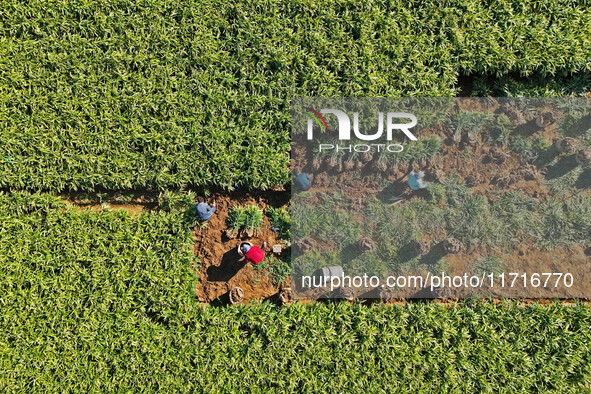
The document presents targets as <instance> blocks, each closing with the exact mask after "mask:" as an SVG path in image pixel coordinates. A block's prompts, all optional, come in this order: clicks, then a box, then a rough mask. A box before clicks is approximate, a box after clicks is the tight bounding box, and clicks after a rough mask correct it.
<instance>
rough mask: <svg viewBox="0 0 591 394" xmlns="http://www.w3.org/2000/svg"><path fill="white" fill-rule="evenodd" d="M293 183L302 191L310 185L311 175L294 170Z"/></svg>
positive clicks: (308, 188)
mask: <svg viewBox="0 0 591 394" xmlns="http://www.w3.org/2000/svg"><path fill="white" fill-rule="evenodd" d="M293 183H294V185H296V186H297V187H298V189H300V190H302V191H307V190H310V188H311V187H312V175H308V174H306V173H305V172H299V171H298V170H296V171H295V172H294V178H293Z"/></svg>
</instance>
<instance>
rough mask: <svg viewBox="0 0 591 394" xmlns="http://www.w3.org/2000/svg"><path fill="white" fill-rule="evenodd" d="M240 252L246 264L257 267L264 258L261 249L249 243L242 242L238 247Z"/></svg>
mask: <svg viewBox="0 0 591 394" xmlns="http://www.w3.org/2000/svg"><path fill="white" fill-rule="evenodd" d="M240 248H241V249H240V251H241V253H240V254H242V255H243V256H244V258H245V259H246V261H247V262H249V263H252V264H253V265H257V264H258V263H260V262H261V261H263V259H264V258H265V252H264V251H263V249H261V248H259V247H258V246H256V245H252V244H250V242H244V243H242V244H241V245H240Z"/></svg>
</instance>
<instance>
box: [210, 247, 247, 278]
mask: <svg viewBox="0 0 591 394" xmlns="http://www.w3.org/2000/svg"><path fill="white" fill-rule="evenodd" d="M241 259H242V256H240V255H239V254H238V251H237V250H236V248H232V249H231V250H229V251H227V252H226V253H224V256H223V257H222V262H221V263H220V265H219V266H216V265H212V266H211V267H209V268H208V269H207V280H208V281H210V282H227V281H229V280H230V279H232V278H233V277H234V276H235V275H236V274H237V273H238V271H240V270H241V269H242V267H244V265H245V264H246V262H245V261H241Z"/></svg>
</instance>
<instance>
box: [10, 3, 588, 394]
mask: <svg viewBox="0 0 591 394" xmlns="http://www.w3.org/2000/svg"><path fill="white" fill-rule="evenodd" d="M589 31H591V8H589V4H588V2H587V1H567V0H559V1H550V2H539V1H533V0H526V1H520V2H515V1H509V0H499V1H494V2H492V1H475V0H456V1H423V2H408V1H401V0H394V1H384V0H370V1H364V0H343V1H341V0H339V1H316V2H311V1H303V0H297V1H285V0H264V1H256V2H246V1H219V0H205V1H194V0H189V1H186V2H182V3H178V4H177V3H171V2H165V1H162V0H145V1H142V2H139V3H138V2H135V3H134V2H130V1H127V0H115V1H109V2H103V1H94V0H90V1H81V0H72V1H66V2H51V3H48V2H42V1H27V2H21V1H2V2H1V3H0V391H1V392H35V393H37V392H97V393H98V392H101V393H102V392H121V391H124V392H136V391H141V392H285V391H293V392H440V391H443V392H448V391H451V392H497V391H507V392H518V391H519V392H523V391H528V392H529V391H549V392H586V391H589V390H591V385H590V383H589V382H591V369H590V368H589V366H590V365H591V350H590V349H591V309H590V308H589V305H588V303H587V302H586V301H585V300H583V299H578V300H573V301H569V300H566V301H565V300H563V301H562V302H560V303H559V302H554V301H552V300H547V299H545V300H539V301H540V302H535V300H534V301H531V300H530V301H529V302H525V303H520V302H518V301H506V300H501V299H495V300H479V301H475V300H470V299H468V300H462V301H447V302H444V303H437V302H431V301H424V300H423V301H406V302H402V301H400V302H394V303H393V302H390V303H384V302H381V301H380V302H378V301H375V302H365V301H354V302H344V301H343V302H339V301H319V300H306V301H304V302H299V301H296V302H295V303H292V304H289V305H283V306H281V305H278V304H280V303H279V302H276V301H277V293H278V291H279V290H280V289H283V288H284V287H286V286H288V285H289V273H290V268H291V266H290V264H291V260H290V259H289V258H288V257H287V255H288V254H289V253H288V251H289V247H290V246H291V245H290V243H289V240H290V238H291V231H292V229H293V230H294V231H295V230H298V226H300V227H299V229H300V230H301V229H302V223H303V224H304V227H303V228H304V230H305V231H307V232H309V233H310V234H320V236H322V234H323V233H322V231H325V227H326V224H327V223H332V222H331V221H338V220H341V219H342V221H343V220H346V218H343V217H337V216H335V215H328V214H327V215H326V217H321V218H318V217H316V218H312V219H314V220H309V221H307V222H306V221H301V222H298V223H296V222H295V221H296V220H300V219H301V218H298V217H294V218H293V220H294V225H293V228H292V226H291V220H292V218H291V217H290V216H289V214H288V211H287V208H288V207H289V202H290V201H289V190H290V188H291V170H292V169H293V168H292V166H293V160H291V159H293V154H294V152H292V151H291V142H292V141H291V139H290V127H291V120H292V114H291V112H290V111H291V110H290V104H291V101H292V100H293V99H294V98H296V97H454V96H460V95H461V96H484V97H495V96H497V97H498V96H509V97H511V96H512V97H529V96H536V97H549V96H555V97H559V96H578V97H585V96H587V97H588V96H589V95H590V92H591V74H590V72H591V49H590V48H591V35H589ZM579 109H580V108H579ZM589 113H590V111H589V109H588V108H583V109H582V110H581V111H579V112H577V113H576V116H577V117H572V119H571V118H565V119H562V120H561V121H560V122H559V123H560V124H559V127H560V128H559V129H558V130H557V131H555V132H553V133H554V134H552V135H551V136H550V135H547V136H541V137H540V136H533V135H530V136H523V135H519V134H515V133H511V132H499V133H496V134H486V133H482V135H479V136H478V137H477V138H478V141H479V144H480V142H482V143H483V144H484V143H487V144H488V143H490V144H491V145H494V147H495V149H496V151H499V152H502V153H503V157H504V158H506V159H503V160H505V161H504V162H503V164H502V165H504V166H505V167H503V168H515V169H519V168H522V167H527V168H528V169H530V170H532V171H534V172H535V176H534V178H535V179H536V180H539V181H540V182H543V185H544V188H540V189H539V190H538V189H536V190H533V189H531V188H530V189H531V190H525V189H527V188H528V187H529V186H528V185H529V184H522V183H520V182H519V181H517V180H515V179H513V178H512V179H505V178H499V179H496V178H495V179H494V182H493V177H492V175H491V176H490V177H488V178H487V177H481V178H483V179H476V178H477V177H472V178H468V176H469V173H470V171H472V167H470V163H471V162H470V160H472V162H473V163H476V162H478V166H479V167H478V168H497V167H498V166H497V167H495V166H496V165H497V164H495V160H501V159H499V157H497V156H495V154H494V152H493V150H492V149H491V150H490V151H489V150H486V151H485V150H484V148H483V149H480V150H479V151H476V150H473V151H470V150H469V151H465V150H464V151H460V150H456V149H455V148H454V147H452V145H451V144H448V143H446V135H445V130H443V129H440V130H438V131H437V132H433V133H432V134H431V135H429V136H427V137H425V138H424V139H421V141H419V142H418V143H417V144H416V145H415V146H414V147H413V148H412V149H409V150H408V151H407V152H405V154H403V155H400V156H399V157H397V158H394V159H391V161H389V162H388V163H378V162H377V161H372V162H367V163H364V164H367V165H368V166H374V165H375V166H376V168H377V169H378V170H379V171H381V173H380V174H382V175H383V180H384V182H383V184H379V185H377V184H376V185H374V186H375V187H376V195H377V194H378V192H379V191H380V190H385V194H384V195H383V196H382V195H380V197H383V198H384V201H387V202H388V203H390V201H389V200H388V198H389V197H393V196H394V193H393V192H392V193H390V194H391V195H390V194H388V193H389V189H387V188H385V187H384V186H386V183H387V182H386V180H387V181H388V182H390V181H391V180H390V179H388V176H390V175H391V176H393V177H397V178H396V179H398V180H399V179H402V178H401V176H402V174H404V175H406V172H405V171H406V170H407V169H410V168H411V167H413V166H415V165H417V164H420V163H428V162H429V163H431V164H433V165H432V168H431V167H429V166H431V164H429V165H427V166H426V168H428V170H432V171H431V174H430V175H431V176H433V177H434V178H437V172H436V170H440V169H441V168H440V167H437V168H436V164H441V163H443V164H442V166H443V165H445V166H447V167H445V168H443V169H449V168H450V167H455V168H456V169H457V174H455V175H454V176H447V177H446V179H442V181H441V182H439V181H437V180H431V179H430V182H431V183H432V185H433V186H432V187H431V188H430V189H429V190H428V191H427V192H426V198H425V199H424V200H423V201H421V200H413V201H409V202H408V204H406V205H405V204H402V205H398V206H393V207H389V208H386V209H383V210H382V211H380V212H382V213H384V212H386V213H388V212H389V214H391V215H390V216H389V217H385V218H384V219H382V220H381V222H380V223H378V224H379V225H380V228H383V229H384V231H383V235H381V236H383V237H384V238H388V239H392V238H396V237H397V239H399V240H400V242H404V243H408V244H409V245H410V242H415V241H418V240H419V238H420V237H421V236H423V233H424V232H426V231H427V229H429V228H431V227H433V226H438V228H440V229H442V230H445V231H446V232H447V233H449V234H450V235H452V236H454V237H455V238H457V239H460V240H461V241H462V242H463V243H464V245H465V247H466V249H467V250H468V251H469V252H471V253H472V255H471V257H475V263H478V264H480V265H482V266H483V267H485V268H486V269H489V268H490V267H491V266H492V267H493V268H494V267H495V264H497V260H490V259H489V260H486V259H485V260H483V261H484V262H483V261H481V260H478V259H476V257H478V258H480V257H481V256H480V254H483V255H484V254H485V253H489V250H488V249H486V248H487V247H488V246H490V244H500V246H502V247H506V248H509V247H513V246H515V245H516V244H519V243H521V244H524V243H525V242H524V240H526V241H527V242H529V243H530V244H531V245H534V246H536V247H540V248H547V249H550V248H554V247H561V248H563V249H564V250H566V252H564V253H563V255H565V256H566V255H567V252H568V253H571V249H572V250H574V251H575V252H576V253H578V254H577V256H579V255H580V256H579V257H581V259H586V260H585V261H587V262H589V259H590V258H591V257H590V255H591V239H590V234H591V233H590V231H591V230H590V227H589V221H588V220H587V219H588V218H589V215H590V212H591V210H590V207H591V203H590V201H591V195H589V187H590V185H591V173H590V172H589V171H591V170H589V167H585V168H584V167H583V166H582V165H579V164H576V155H577V154H578V153H575V152H570V153H566V152H564V151H561V150H557V149H558V148H556V145H555V144H554V141H551V139H550V137H556V138H561V139H568V138H570V139H572V140H576V141H575V142H576V143H577V144H578V146H579V148H584V147H586V148H590V147H591V145H589V144H591V133H590V132H589V131H586V132H585V133H580V134H573V133H569V130H570V129H569V127H570V126H569V125H571V126H572V124H574V123H576V122H577V121H578V120H581V119H587V118H586V117H588V116H589ZM464 115H465V118H462V119H459V120H458V119H455V118H454V119H451V120H450V125H457V124H458V122H459V123H461V122H462V121H465V122H468V123H469V122H472V121H474V122H478V119H474V117H476V118H478V116H479V115H478V114H474V113H472V114H467V115H466V114H465V113H461V114H460V115H459V116H464ZM569 119H570V120H569ZM456 120H457V122H456V123H453V122H455V121H456ZM452 121H453V122H452ZM568 122H570V123H568ZM563 126H564V127H563ZM458 133H459V132H458ZM459 134H461V133H459ZM538 137H540V138H538ZM542 137H544V138H542ZM446 155H447V156H446ZM488 156H491V157H492V159H491V161H490V162H487V163H482V160H480V159H482V158H483V157H488ZM438 158H439V159H438ZM332 159H333V158H326V157H315V158H314V157H311V158H310V160H309V162H305V163H301V165H302V168H304V166H309V167H312V166H315V165H318V168H321V167H320V166H321V165H322V166H332V165H333V164H334V163H333V160H332ZM336 159H338V158H336ZM448 159H449V160H448ZM452 159H453V162H452ZM437 160H439V162H438V161H437ZM446 160H447V161H446ZM335 161H336V162H337V164H335V165H338V160H335ZM450 163H451V164H450ZM454 163H460V164H458V165H456V164H454ZM466 163H468V164H466ZM491 163H492V164H491ZM564 163H566V164H567V165H566V166H563V165H562V164H564ZM559 164H560V165H559ZM333 167H334V166H333ZM333 167H331V168H333ZM382 167H384V168H382ZM394 167H396V171H394V170H393V168H394ZM499 168H500V167H499ZM564 168H567V169H568V171H562V170H563V169H564ZM351 171H354V169H353V170H351ZM491 174H492V171H491ZM452 175H453V174H452ZM317 179H318V183H317V184H318V185H321V186H322V187H324V189H326V190H323V191H322V192H320V193H319V194H318V195H319V196H321V198H320V197H318V201H316V203H318V205H320V206H322V204H325V205H330V207H334V206H337V205H338V204H337V203H343V201H341V200H339V201H337V200H335V201H332V200H331V198H333V197H334V198H336V197H338V196H339V193H338V192H337V193H334V192H335V190H333V189H331V187H332V186H331V185H329V182H327V181H326V179H324V181H323V178H322V177H318V178H317ZM322 182H325V184H323V183H322ZM503 182H504V183H503ZM501 183H503V184H505V183H506V188H507V189H511V190H510V191H508V192H507V193H504V194H503V195H502V196H500V197H499V198H504V199H505V200H503V201H506V202H507V204H506V206H505V208H504V209H502V208H500V207H498V206H496V205H494V203H495V201H497V200H490V199H487V198H485V197H483V196H482V192H483V190H484V189H485V188H489V189H494V188H501V189H502V188H505V186H498V187H497V185H498V184H501ZM482 185H485V186H482ZM524 185H525V186H524ZM378 186H379V187H380V188H379V190H378ZM520 187H521V188H522V189H524V190H525V191H524V190H517V189H519V188H520ZM514 189H515V190H514ZM197 195H201V196H204V197H205V198H206V200H207V201H209V202H211V201H212V200H213V199H216V201H217V211H216V214H215V215H214V217H213V218H212V220H211V222H209V223H208V224H207V225H200V224H199V223H198V222H197V221H196V219H195V214H194V212H193V210H192V207H193V204H194V200H195V197H196V196H197ZM327 196H328V197H327ZM335 196H336V197H335ZM540 196H541V197H544V198H545V197H548V201H549V203H548V204H545V203H539V201H538V200H537V199H539V198H540ZM355 197H358V196H355ZM349 203H354V204H356V203H357V202H356V201H347V204H349ZM253 206H256V207H258V208H253ZM237 207H243V208H242V209H246V208H244V207H249V208H248V210H249V212H250V211H252V212H255V213H256V215H257V221H256V226H255V225H250V224H249V225H245V224H240V221H239V220H235V218H234V217H233V216H232V215H234V213H235V212H238V211H239V209H238V208H237ZM367 207H368V208H372V205H371V201H370V203H369V204H367ZM374 208H375V207H374ZM421 209H422V210H423V211H425V210H427V211H429V213H432V214H433V217H434V218H436V219H437V220H438V221H436V222H434V223H430V224H429V223H425V222H424V221H421V220H420V218H418V217H417V215H416V212H418V211H420V210H421ZM230 212H234V213H233V214H230ZM308 219H310V218H308ZM400 222H404V223H406V227H405V225H400V224H399V223H400ZM351 223H352V222H351ZM249 226H250V227H249ZM257 226H259V227H260V228H256V227H257ZM323 226H324V227H323ZM251 227H252V228H251ZM351 227H353V224H351ZM273 228H276V230H274V229H273ZM226 230H229V231H226ZM353 230H355V229H353ZM353 230H352V231H351V233H350V234H348V235H351V234H353V233H354V231H353ZM406 230H408V231H406ZM251 232H252V238H248V237H249V236H250V235H249V234H250V233H251ZM513 233H517V234H518V237H515V236H513V235H512V234H513ZM306 235H308V234H306ZM353 235H354V236H353ZM353 235H351V237H350V238H351V239H350V240H349V239H348V242H349V241H350V242H349V243H350V244H352V245H356V244H358V241H359V240H358V239H357V238H358V235H362V234H361V231H357V232H356V233H354V234H353ZM445 236H447V235H445ZM241 237H242V238H245V239H247V238H248V239H251V241H253V243H256V244H262V243H263V242H268V243H269V244H270V245H273V244H274V243H275V242H277V243H281V245H283V246H284V247H285V249H284V250H283V252H282V254H278V255H273V256H272V258H269V257H268V258H267V259H266V260H265V261H264V264H261V266H260V267H256V268H255V267H251V266H248V267H244V268H242V269H241V271H239V272H238V274H236V275H235V277H233V278H230V279H223V278H225V276H226V275H227V274H228V272H227V271H224V269H220V266H221V265H222V262H225V261H226V260H227V259H228V256H229V255H231V253H230V252H232V251H234V250H235V249H236V247H237V245H239V243H240V242H242V238H241ZM376 237H377V236H376ZM442 239H443V235H442ZM429 241H430V242H431V241H433V243H435V241H437V242H438V241H440V240H439V239H437V240H435V239H433V240H429ZM407 249H408V250H407ZM413 250H414V249H412V248H410V247H407V248H406V249H404V250H402V249H401V250H398V249H396V250H394V249H392V250H383V248H382V250H378V252H380V253H382V254H383V255H385V256H387V257H388V258H390V259H391V260H392V261H394V262H396V264H398V265H400V267H402V268H405V269H406V268H408V267H410V268H412V267H411V265H412V264H411V263H412V262H413V261H414V260H412V259H415V260H420V258H415V257H416V256H414V254H413V253H415V252H414V251H413ZM474 250H476V251H477V252H478V253H479V254H478V256H476V254H475V252H474ZM491 250H492V249H491ZM405 251H406V252H409V253H408V255H409V256H410V257H408V256H407V255H405V254H404V252H405ZM587 252H589V254H587ZM572 253H574V252H572ZM334 254H335V253H333V255H334ZM548 254H550V252H548ZM333 255H328V257H329V258H331V259H333V260H335V259H336V258H335V257H334V256H333ZM411 255H412V256H411ZM326 256H327V255H322V256H320V255H319V259H325V260H326V259H329V258H328V257H326ZM495 256H496V255H495ZM495 256H492V257H493V258H495ZM461 257H462V255H458V256H455V257H453V258H455V259H456V260H458V261H459V260H460V259H461ZM485 257H486V256H485ZM488 257H490V256H488ZM329 260H330V259H329ZM333 260H330V261H333ZM450 260H452V258H450ZM582 261H583V260H582ZM452 262H453V261H452ZM497 265H498V264H497ZM407 266H408V267H407ZM378 268H379V267H378ZM582 271H584V270H583V269H581V272H582ZM586 272H587V271H585V272H582V274H585V275H586ZM235 284H238V285H240V286H242V287H243V288H244V289H247V291H251V293H250V294H246V302H244V303H243V304H241V305H234V306H230V305H226V304H227V303H224V302H221V301H220V299H221V297H222V296H223V295H224V294H226V293H227V291H228V290H229V288H230V287H231V286H234V285H235Z"/></svg>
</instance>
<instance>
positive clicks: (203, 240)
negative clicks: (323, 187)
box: [193, 191, 289, 303]
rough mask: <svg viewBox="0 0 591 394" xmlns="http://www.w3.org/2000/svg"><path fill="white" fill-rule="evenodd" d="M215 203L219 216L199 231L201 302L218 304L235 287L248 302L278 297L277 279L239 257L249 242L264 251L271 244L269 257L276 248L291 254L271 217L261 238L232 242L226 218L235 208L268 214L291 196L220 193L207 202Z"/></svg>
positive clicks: (196, 233)
mask: <svg viewBox="0 0 591 394" xmlns="http://www.w3.org/2000/svg"><path fill="white" fill-rule="evenodd" d="M214 199H215V202H216V212H215V214H214V216H213V217H212V218H211V220H209V222H208V223H207V225H206V226H205V227H204V228H203V229H201V228H199V227H196V228H195V230H194V232H193V234H194V237H195V247H194V249H193V251H194V254H195V256H198V257H199V266H200V270H199V272H198V274H197V275H198V277H199V281H198V283H197V285H196V288H195V293H196V295H197V299H198V300H199V301H200V302H205V303H211V302H215V301H216V300H217V299H218V298H219V297H221V296H222V295H224V294H225V293H227V292H228V291H229V290H230V289H232V288H233V287H241V288H242V289H243V290H244V299H245V301H253V300H261V299H267V298H270V297H272V296H274V295H276V294H277V293H278V292H279V290H280V288H281V286H280V285H279V284H277V283H274V280H273V278H272V277H271V276H270V275H269V273H268V272H267V271H266V270H265V269H264V268H259V267H255V266H253V265H252V264H250V263H246V262H245V261H244V259H242V257H241V256H240V255H239V254H238V250H237V248H238V245H239V244H240V242H243V241H248V242H251V243H252V244H253V245H257V246H259V247H261V248H262V247H263V242H267V245H268V249H267V250H265V254H266V255H267V256H268V255H269V254H272V253H273V252H272V247H273V245H282V253H283V254H285V253H287V251H286V248H285V245H284V243H283V242H282V241H281V240H278V239H277V238H276V234H275V232H274V231H272V230H271V225H270V223H269V220H268V218H267V217H265V218H264V224H263V226H262V228H261V231H260V232H259V233H258V234H254V236H253V237H251V238H246V237H243V238H228V237H227V235H226V231H225V230H226V228H227V225H226V218H227V216H228V210H229V209H230V207H232V206H234V205H246V204H255V205H257V206H259V207H260V208H261V209H263V210H265V209H266V208H267V207H269V206H271V207H275V208H278V207H281V206H284V205H286V204H287V203H288V202H289V193H288V192H285V191H279V192H266V193H263V192H253V193H239V192H235V193H229V194H228V193H225V194H224V193H216V194H214V195H212V196H211V197H209V198H207V200H208V202H210V203H211V202H212V201H213V200H214Z"/></svg>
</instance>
